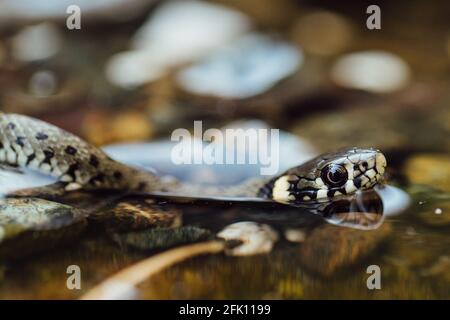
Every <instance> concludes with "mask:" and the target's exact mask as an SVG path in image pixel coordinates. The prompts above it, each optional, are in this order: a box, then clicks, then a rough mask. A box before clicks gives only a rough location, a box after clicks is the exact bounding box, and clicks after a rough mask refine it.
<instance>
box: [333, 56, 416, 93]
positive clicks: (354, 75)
mask: <svg viewBox="0 0 450 320" xmlns="http://www.w3.org/2000/svg"><path fill="white" fill-rule="evenodd" d="M410 74H411V71H410V68H409V66H408V65H407V64H406V62H405V61H403V60H402V59H401V58H400V57H398V56H397V55H394V54H392V53H388V52H384V51H362V52H357V53H351V54H347V55H344V56H342V57H341V58H339V59H338V61H337V62H336V63H335V64H334V66H333V67H332V69H331V78H332V80H333V81H334V82H335V83H336V84H338V85H340V86H342V87H346V88H351V89H360V90H365V91H369V92H375V93H388V92H392V91H395V90H398V89H401V88H403V87H405V86H406V85H407V84H408V82H409V80H410Z"/></svg>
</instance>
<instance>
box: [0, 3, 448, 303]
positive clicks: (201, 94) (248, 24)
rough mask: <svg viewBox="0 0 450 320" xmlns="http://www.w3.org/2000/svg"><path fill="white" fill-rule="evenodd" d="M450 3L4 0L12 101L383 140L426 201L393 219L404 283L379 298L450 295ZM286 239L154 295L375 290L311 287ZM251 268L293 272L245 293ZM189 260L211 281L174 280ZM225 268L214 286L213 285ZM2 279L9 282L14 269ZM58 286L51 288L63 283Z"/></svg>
mask: <svg viewBox="0 0 450 320" xmlns="http://www.w3.org/2000/svg"><path fill="white" fill-rule="evenodd" d="M371 4H376V5H378V6H379V7H380V9H381V29H374V30H370V29H368V28H367V26H366V22H367V19H368V18H369V16H370V14H368V13H366V9H367V7H368V6H369V5H371ZM70 5H76V6H78V8H80V10H81V20H80V21H81V28H80V29H77V28H75V29H69V28H68V27H67V23H69V22H70V23H72V22H73V21H74V20H72V18H73V16H72V15H73V14H74V12H75V11H70V12H69V13H67V12H66V10H67V8H68V7H69V6H70ZM449 15H450V3H449V2H448V1H434V2H433V3H432V4H431V3H429V2H426V1H395V2H394V1H377V2H376V3H372V2H365V1H356V0H355V1H346V2H345V4H344V3H343V2H342V1H331V0H320V1H299V0H279V1H269V0H245V1H242V0H226V1H225V0H214V1H197V0H185V1H181V0H179V1H168V0H165V1H163V0H161V1H157V0H109V1H107V0H102V1H99V0H97V1H88V0H85V1H84V0H47V1H33V0H22V1H14V0H0V110H1V111H4V112H14V113H21V114H27V115H31V116H33V117H37V118H40V119H43V120H45V121H48V122H51V123H53V124H56V125H58V126H60V127H62V128H65V129H67V130H69V131H71V132H73V133H75V134H77V135H79V136H81V137H83V138H85V139H86V140H87V141H89V142H91V143H93V144H95V145H98V146H101V145H106V144H111V143H118V142H130V141H147V140H159V139H168V138H169V137H170V134H171V133H172V131H173V130H174V129H177V128H188V129H192V128H193V121H194V120H203V126H204V128H220V127H223V126H227V125H235V124H236V122H235V121H242V120H245V121H247V120H250V121H251V120H258V121H263V122H264V123H265V125H268V126H270V127H273V128H280V129H282V130H284V131H286V132H289V133H291V134H293V135H295V136H296V137H297V138H298V139H299V141H302V143H303V144H302V146H304V149H305V153H306V152H310V151H311V150H313V151H312V153H319V152H325V151H330V150H333V149H336V148H339V147H343V146H360V147H375V148H379V149H381V150H382V151H383V152H384V153H385V154H386V155H387V158H388V161H389V172H388V175H389V177H390V181H391V183H392V184H394V185H397V186H400V187H402V188H403V189H405V190H407V191H408V193H409V194H410V195H411V196H413V199H414V204H415V206H413V208H412V209H411V210H410V211H409V212H408V214H409V215H408V214H407V215H406V216H403V218H401V219H399V220H398V221H399V222H397V224H395V219H394V227H393V230H395V232H394V231H393V230H392V229H391V230H390V233H391V234H392V233H396V234H398V236H396V242H394V244H393V248H391V251H389V250H388V251H387V253H385V254H386V255H385V256H384V257H385V258H383V259H384V260H383V261H384V262H383V263H386V265H389V266H390V267H391V269H388V270H391V271H389V272H390V273H389V276H390V277H391V280H392V282H391V287H390V289H389V290H387V291H383V293H380V295H379V296H378V297H380V298H411V297H412V298H415V297H420V298H423V297H425V298H427V297H428V298H429V297H435V298H436V297H437V298H445V297H448V292H447V295H446V294H445V287H444V286H445V284H446V283H447V284H448V281H449V273H448V270H450V269H449V268H448V266H449V261H450V258H449V256H448V251H447V252H446V250H448V245H449V239H448V228H449V226H450V220H449V209H450V205H449V192H450V162H449V160H450V158H449V150H450V139H449V133H450V108H449V106H450V90H449V89H450V72H449V71H450V21H449ZM71 16H72V18H71ZM68 19H69V21H68ZM70 23H69V24H70ZM241 123H242V122H241ZM253 123H255V122H253ZM257 123H260V122H257ZM418 186H420V187H418ZM416 200H417V201H416ZM419 200H420V201H425V202H423V203H427V204H426V205H424V206H422V204H423V203H422V204H420V206H419V204H418V203H420V201H419ZM436 207H438V208H439V209H441V211H440V212H441V213H442V212H443V214H439V215H436V214H434V212H435V208H436ZM411 216H412V217H413V219H412V220H413V221H415V225H414V227H411V225H410V221H411ZM411 228H412V229H411ZM383 239H384V238H383ZM347 249H348V250H349V251H351V252H353V253H354V252H355V251H352V248H350V249H349V248H347ZM105 250H106V249H105ZM343 250H344V249H343ZM361 250H363V251H364V250H365V249H364V248H363V249H361ZM367 250H369V249H367ZM344 251H345V250H344ZM106 252H107V251H106ZM389 252H390V253H389ZM97 253H98V252H97ZM104 254H105V255H106V254H107V253H104ZM283 254H284V255H286V253H278V256H277V258H275V260H272V262H273V261H278V262H273V264H271V261H270V258H254V259H253V260H246V261H243V262H240V265H239V268H237V267H235V268H233V266H232V264H233V263H235V262H232V263H231V264H230V263H228V262H226V261H224V260H225V259H222V260H221V261H219V262H217V261H216V260H211V261H210V262H209V263H210V264H209V265H210V269H208V270H211V269H214V268H215V267H217V265H218V264H222V265H223V266H224V269H223V270H224V271H223V272H222V273H220V272H219V274H209V277H210V278H208V281H206V280H205V279H203V280H205V281H203V280H198V279H200V278H198V277H200V276H199V274H201V272H202V269H201V267H200V266H201V265H202V264H200V263H197V264H196V263H195V262H194V263H192V264H190V265H187V266H185V267H184V269H183V268H180V269H175V271H173V272H172V273H165V274H164V275H162V276H160V277H159V278H157V279H156V280H154V282H153V284H154V285H155V284H156V285H157V287H159V288H161V292H160V293H158V294H156V295H155V294H154V295H153V296H151V297H152V298H155V297H164V298H173V297H175V298H191V297H194V298H199V297H200V298H201V297H208V298H210V297H216V298H217V297H220V298H223V297H238V296H239V294H241V295H242V296H239V297H244V298H261V297H264V296H262V294H263V293H264V292H269V291H270V290H272V291H270V292H272V293H270V294H272V295H270V294H269V295H267V296H266V297H275V298H278V297H281V298H302V297H307V298H318V297H319V298H320V297H321V298H323V297H325V298H329V297H349V298H354V297H367V292H366V291H365V289H364V290H362V291H358V289H355V288H357V287H358V283H359V281H360V278H358V279H356V278H351V280H348V278H345V277H344V278H338V279H336V280H335V281H334V282H332V283H330V282H328V281H322V280H317V279H315V280H314V279H313V280H311V279H309V280H310V282H309V285H310V286H309V287H308V281H306V283H304V282H303V280H304V278H303V273H301V274H299V273H298V272H299V271H298V270H297V269H295V266H293V265H284V266H283V265H282V263H281V265H280V261H283ZM356 255H358V254H356ZM288 256H289V254H288ZM258 259H259V260H258ZM267 259H269V260H267ZM288 259H290V256H289V258H288ZM311 259H312V260H314V258H311ZM119 260H120V259H119ZM266 260H267V261H266ZM319 260H320V259H317V261H319ZM358 261H359V260H358ZM227 263H228V264H227ZM236 263H237V262H236ZM255 265H260V266H262V267H259V269H258V270H257V271H254V270H253V268H255ZM227 268H228V269H227ZM236 268H237V269H236ZM277 268H278V269H277ZM386 268H388V267H386ZM280 270H281V271H280ZM333 270H334V269H333ZM418 270H419V271H420V272H419V271H418ZM227 272H229V274H228V273H227ZM253 272H255V279H257V276H258V275H261V277H262V275H264V274H265V273H266V272H272V273H271V274H279V275H281V277H282V278H281V279H278V278H276V277H275V280H274V279H272V278H271V279H272V280H271V281H272V282H271V284H270V288H271V289H270V290H269V289H268V288H267V287H264V284H263V283H262V282H261V281H259V280H258V281H257V280H255V282H254V283H255V284H252V285H251V286H250V288H247V289H246V290H247V291H245V290H244V291H243V292H242V291H240V289H239V288H240V283H241V282H239V281H238V280H239V279H242V277H241V278H239V277H236V279H237V280H236V281H235V282H232V283H231V284H230V285H227V281H228V280H227V279H230V277H231V276H230V274H231V275H235V274H236V273H241V274H244V275H247V276H249V275H251V274H253ZM284 272H286V273H284ZM350 272H351V270H350ZM283 274H287V275H286V277H284V278H283ZM419 274H420V275H419ZM177 275H178V277H184V278H183V279H184V281H185V282H186V283H188V284H193V286H194V287H196V288H197V289H195V290H197V291H195V290H194V289H192V288H193V287H192V286H190V287H189V286H187V287H189V290H191V291H189V292H188V293H185V291H183V290H181V289H180V290H178V291H177V290H175V291H174V290H173V288H172V287H170V286H166V284H167V283H171V281H172V280H173V277H175V278H176V276H177ZM0 278H1V277H0ZM100 278H101V276H98V277H97V278H94V279H97V281H98V280H99V279H100ZM298 278H301V279H302V281H300V282H298V281H297V280H298ZM171 279H172V280H171ZM296 279H297V280H296ZM430 279H431V280H430ZM91 280H92V279H91ZM307 280H308V279H307ZM189 281H190V282H189ZM274 281H275V284H273V283H274ZM296 281H297V282H296ZM212 282H214V283H217V284H216V287H215V288H216V289H217V290H216V289H215V290H216V291H214V292H212V291H210V290H212V289H211V288H209V287H207V286H206V285H205V284H206V283H212ZM348 283H350V285H349V288H350V289H348V290H347V291H345V290H344V291H342V290H341V289H342V286H347V284H348ZM408 283H409V284H410V285H409V284H408ZM311 284H312V285H311ZM344 284H345V285H344ZM266 285H269V284H267V283H266ZM261 286H262V287H263V289H261ZM4 288H6V289H5V290H3V291H1V290H0V296H1V294H2V293H3V295H5V296H8V295H7V292H8V290H9V292H12V291H11V290H12V289H11V288H14V284H11V285H10V287H8V286H6V287H4ZM170 288H172V289H170ZM273 288H275V289H273ZM328 288H331V289H329V291H327V290H328ZM411 288H413V289H411ZM47 289H49V290H50V291H45V290H43V291H41V292H40V293H39V294H38V295H37V296H38V297H46V296H47V295H48V296H50V297H51V296H52V294H55V295H57V294H56V292H52V290H53V287H51V288H50V287H48V288H47ZM184 289H186V288H184ZM447 289H448V287H447ZM55 290H56V289H55ZM174 292H175V293H174ZM183 292H184V293H183ZM274 292H275V293H274ZM260 293H261V294H260ZM23 295H25V296H26V294H25V293H24V292H19V293H17V296H19V297H22V296H23Z"/></svg>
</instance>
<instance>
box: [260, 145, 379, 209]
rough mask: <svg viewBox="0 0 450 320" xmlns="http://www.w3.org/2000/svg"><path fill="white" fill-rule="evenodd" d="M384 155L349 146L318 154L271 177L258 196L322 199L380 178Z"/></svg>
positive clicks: (362, 187)
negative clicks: (348, 147) (336, 150)
mask: <svg viewBox="0 0 450 320" xmlns="http://www.w3.org/2000/svg"><path fill="white" fill-rule="evenodd" d="M385 168H386V158H385V156H384V155H383V154H382V153H381V152H380V151H379V150H376V149H361V148H350V149H344V150H340V151H338V152H334V153H328V154H323V155H320V156H318V157H316V158H314V159H312V160H310V161H308V162H306V163H304V164H302V165H300V166H298V167H295V168H292V169H289V170H287V171H286V172H284V173H283V174H281V175H279V176H277V177H275V178H273V179H272V180H271V181H270V182H269V183H268V184H266V185H265V186H264V187H263V188H261V190H260V196H264V197H268V198H271V199H273V200H275V201H277V202H282V203H302V202H309V201H314V200H317V201H326V200H331V199H333V198H335V197H337V196H341V195H351V194H354V193H355V192H356V191H358V190H365V189H370V188H372V187H373V186H375V185H376V184H377V183H379V182H380V181H382V179H383V174H384V171H385Z"/></svg>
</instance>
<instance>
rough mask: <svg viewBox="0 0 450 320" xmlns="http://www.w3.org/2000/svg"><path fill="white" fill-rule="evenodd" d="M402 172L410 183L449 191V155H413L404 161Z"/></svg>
mask: <svg viewBox="0 0 450 320" xmlns="http://www.w3.org/2000/svg"><path fill="white" fill-rule="evenodd" d="M404 172H405V175H406V176H407V177H408V179H409V181H410V182H411V183H414V184H425V185H428V186H430V187H432V188H436V189H441V190H442V191H447V192H450V157H449V156H447V155H443V154H442V155H441V154H425V153H424V154H418V155H415V156H413V157H412V158H410V159H408V160H407V161H406V163H405V167H404Z"/></svg>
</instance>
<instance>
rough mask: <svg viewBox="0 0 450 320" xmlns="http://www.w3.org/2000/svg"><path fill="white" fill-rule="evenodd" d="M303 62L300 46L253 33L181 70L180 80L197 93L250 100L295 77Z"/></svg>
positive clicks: (182, 85)
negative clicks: (294, 74)
mask: <svg viewBox="0 0 450 320" xmlns="http://www.w3.org/2000/svg"><path fill="white" fill-rule="evenodd" d="M302 62H303V54H302V52H301V51H300V49H298V48H297V47H295V46H293V45H291V44H289V43H287V42H282V41H275V40H273V39H271V38H270V37H267V36H264V35H261V34H251V35H248V36H245V37H243V38H241V39H240V40H239V41H237V42H236V43H234V44H233V45H232V46H230V47H226V48H224V49H222V50H219V51H218V52H217V53H216V54H214V55H212V56H210V57H208V58H206V59H205V60H203V61H201V62H199V63H197V64H195V65H193V66H190V67H187V68H186V69H184V70H182V71H181V72H180V73H179V74H178V75H177V80H178V84H179V85H180V86H181V87H182V88H183V89H185V90H187V91H191V92H193V93H196V94H201V95H213V96H218V97H225V98H237V99H239V98H248V97H252V96H255V95H258V94H261V93H263V92H265V91H267V90H268V89H270V88H271V87H272V86H274V85H275V84H276V83H277V82H279V81H280V80H282V79H283V78H285V77H287V76H289V75H291V74H293V73H294V72H295V71H296V70H297V69H298V68H299V66H300V65H301V64H302Z"/></svg>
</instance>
